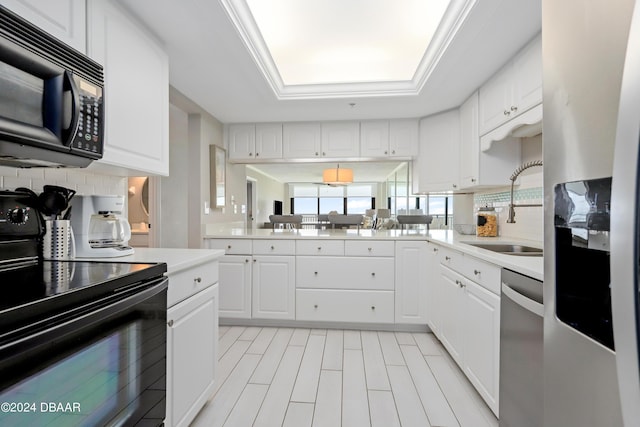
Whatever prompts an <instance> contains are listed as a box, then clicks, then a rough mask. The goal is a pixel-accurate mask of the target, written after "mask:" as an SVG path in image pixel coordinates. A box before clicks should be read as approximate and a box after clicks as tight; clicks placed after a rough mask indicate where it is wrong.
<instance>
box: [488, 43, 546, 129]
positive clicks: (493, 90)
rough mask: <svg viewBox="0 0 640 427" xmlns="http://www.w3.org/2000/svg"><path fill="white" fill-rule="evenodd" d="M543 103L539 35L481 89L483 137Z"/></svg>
mask: <svg viewBox="0 0 640 427" xmlns="http://www.w3.org/2000/svg"><path fill="white" fill-rule="evenodd" d="M541 102H542V42H541V37H540V36H537V37H536V38H535V39H534V40H532V41H531V42H529V44H527V45H526V46H525V47H524V48H523V49H522V50H521V51H520V52H519V53H518V54H517V55H516V56H515V57H514V58H513V59H512V60H511V61H509V62H508V63H507V64H506V65H505V66H504V67H503V68H501V69H500V70H499V71H498V72H497V73H496V74H495V75H494V76H493V77H491V79H489V80H488V81H487V82H486V83H485V84H484V85H482V87H481V88H480V98H479V128H480V135H484V134H485V133H487V132H489V131H491V130H493V129H495V128H497V127H498V126H500V125H501V124H503V123H506V122H507V121H509V120H511V119H513V118H514V117H516V116H518V115H520V114H522V113H524V112H526V111H527V110H529V109H531V108H532V107H534V106H536V105H537V104H539V103H541Z"/></svg>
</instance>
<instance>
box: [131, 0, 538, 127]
mask: <svg viewBox="0 0 640 427" xmlns="http://www.w3.org/2000/svg"><path fill="white" fill-rule="evenodd" d="M119 1H120V2H121V3H122V4H123V5H124V6H125V7H126V8H128V9H129V10H130V11H131V12H133V13H134V14H135V15H137V16H138V18H139V19H140V20H142V21H143V22H144V23H145V24H146V25H147V26H148V27H149V28H150V29H151V30H152V31H153V32H154V33H155V34H157V35H158V37H159V38H160V39H161V41H162V42H163V43H164V44H165V46H166V48H167V51H168V53H169V58H170V82H171V84H172V85H173V86H174V87H175V88H176V89H178V90H179V91H180V92H182V93H183V94H185V95H186V96H187V97H189V98H191V99H192V100H193V101H195V102H196V103H197V104H199V105H200V106H201V107H202V108H204V109H205V110H207V111H208V112H209V113H211V114H212V115H213V116H214V117H216V118H217V119H218V120H220V121H221V122H223V123H238V122H271V121H302V120H358V119H375V118H400V117H422V116H427V115H429V114H433V113H436V112H439V111H444V110H447V109H450V108H453V107H457V106H459V105H460V104H461V103H462V102H463V101H464V100H465V99H466V97H468V96H469V95H470V94H471V92H472V91H473V90H474V89H476V88H477V87H479V86H480V85H481V84H482V83H483V82H484V81H486V79H487V78H488V77H490V76H491V74H493V73H494V72H495V71H496V70H497V69H498V68H499V67H500V66H501V65H502V64H504V63H505V62H506V61H507V60H508V59H509V58H510V57H511V56H513V55H514V54H515V53H516V52H517V50H518V49H519V48H520V47H522V46H523V45H524V44H525V43H526V42H527V41H529V40H530V39H531V38H533V37H534V36H535V34H537V33H538V32H539V31H540V28H541V5H540V1H541V0H468V2H469V3H471V4H473V3H475V4H474V5H473V8H472V10H471V11H470V13H469V14H468V15H467V18H466V21H465V22H464V23H463V24H462V25H461V27H460V30H459V32H458V33H457V34H456V36H455V37H454V38H453V40H452V42H451V43H450V44H449V45H448V48H447V49H446V51H444V52H443V53H442V57H441V58H440V61H439V62H438V65H437V67H435V69H433V70H432V71H431V73H430V74H429V76H428V79H427V80H426V82H425V84H424V85H423V86H422V89H421V91H420V92H419V94H417V95H415V94H414V95H403V96H398V95H388V94H381V95H376V96H371V95H363V94H358V93H353V94H350V95H345V94H337V95H335V96H327V97H326V98H323V99H313V100H309V99H286V100H279V99H278V98H277V96H276V95H275V93H274V91H273V90H272V89H271V86H270V85H269V83H268V82H267V80H266V79H265V77H264V75H263V74H262V73H261V72H260V70H259V68H258V66H257V64H256V62H255V61H254V59H253V57H252V56H251V54H250V53H249V51H248V50H247V48H246V46H245V45H244V44H243V41H242V38H241V37H240V35H239V33H238V31H237V30H236V28H235V27H234V26H233V25H232V23H231V21H230V20H229V18H228V16H227V14H226V12H225V10H224V8H223V7H222V5H221V3H220V2H219V1H212V0H180V1H176V0H119ZM265 1H266V0H265ZM345 1H347V0H345ZM330 30H331V29H328V31H330ZM292 37H295V35H292ZM350 103H355V104H356V105H355V107H353V108H352V107H351V106H350V105H349V104H350Z"/></svg>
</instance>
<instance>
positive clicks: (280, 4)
mask: <svg viewBox="0 0 640 427" xmlns="http://www.w3.org/2000/svg"><path fill="white" fill-rule="evenodd" d="M476 1H477V0H315V1H314V0H270V1H264V0H221V2H222V3H223V5H224V6H225V9H226V10H227V13H228V14H229V17H230V18H231V20H232V21H233V23H234V24H235V25H236V27H238V30H239V33H240V35H241V36H242V38H243V40H244V41H245V44H246V45H247V47H248V48H249V50H250V52H251V53H252V55H253V56H254V59H255V60H256V63H257V64H258V66H259V67H260V69H261V70H262V71H263V73H264V74H265V76H266V77H267V80H268V81H269V82H270V83H271V86H272V87H273V88H274V91H275V93H276V94H277V95H278V97H280V98H287V97H299V96H304V97H317V96H327V95H331V96H335V95H337V94H338V95H339V94H340V93H344V94H347V93H350V94H354V93H355V94H358V95H370V94H372V93H379V92H384V93H387V94H390V93H392V94H397V93H405V94H415V93H417V92H418V91H419V89H420V88H421V87H422V85H423V83H424V80H425V79H426V77H427V76H428V74H429V73H430V72H431V70H432V68H433V67H434V66H435V64H437V61H438V60H439V59H440V57H441V55H442V52H443V51H444V48H446V45H447V44H448V43H449V42H450V41H451V39H452V38H453V36H454V35H455V32H456V31H457V29H458V28H459V27H460V25H461V24H462V22H464V18H465V17H466V15H467V14H468V12H469V10H470V9H471V8H472V7H473V5H474V4H475V2H476Z"/></svg>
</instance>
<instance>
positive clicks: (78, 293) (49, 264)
mask: <svg viewBox="0 0 640 427" xmlns="http://www.w3.org/2000/svg"><path fill="white" fill-rule="evenodd" d="M166 271H167V267H166V264H163V263H157V264H155V263H149V264H144V263H123V262H94V261H40V262H33V263H31V264H27V265H23V266H19V267H15V268H4V269H3V270H0V325H2V326H1V327H0V335H1V334H2V333H3V332H7V331H9V330H10V329H11V328H15V327H17V326H19V325H20V324H24V323H26V322H30V321H34V320H37V319H39V318H44V317H46V316H50V315H51V314H52V313H56V312H62V311H65V310H69V309H70V308H73V307H77V306H79V305H82V304H84V303H86V302H89V301H92V300H95V299H97V298H100V297H102V296H106V295H109V294H112V293H114V292H119V291H120V290H121V289H123V288H125V287H131V286H135V285H136V284H137V283H142V282H146V281H149V280H152V279H154V278H160V277H161V276H162V275H163V274H164V273H165V272H166Z"/></svg>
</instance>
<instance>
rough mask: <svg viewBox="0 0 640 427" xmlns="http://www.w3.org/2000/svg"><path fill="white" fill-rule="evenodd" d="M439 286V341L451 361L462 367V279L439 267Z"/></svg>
mask: <svg viewBox="0 0 640 427" xmlns="http://www.w3.org/2000/svg"><path fill="white" fill-rule="evenodd" d="M440 274H441V286H440V297H441V298H442V299H441V301H440V303H441V304H442V312H441V319H440V320H441V323H440V341H441V342H442V344H443V345H444V346H445V348H446V349H447V351H448V352H449V354H450V355H451V357H452V358H453V360H455V361H456V363H458V365H460V366H463V364H464V361H463V348H464V336H463V333H464V317H465V313H464V308H465V295H464V290H463V286H464V277H462V275H460V274H458V273H456V272H455V271H453V270H451V269H450V268H448V267H446V266H444V265H442V264H441V265H440Z"/></svg>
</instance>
